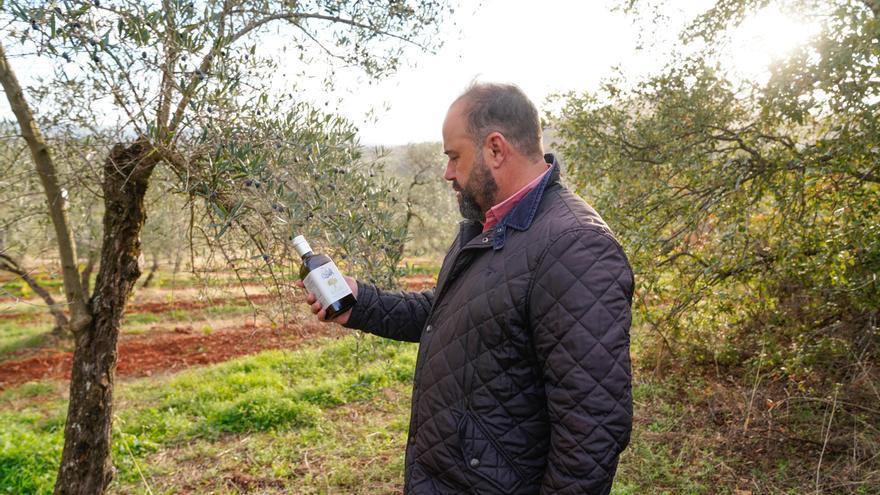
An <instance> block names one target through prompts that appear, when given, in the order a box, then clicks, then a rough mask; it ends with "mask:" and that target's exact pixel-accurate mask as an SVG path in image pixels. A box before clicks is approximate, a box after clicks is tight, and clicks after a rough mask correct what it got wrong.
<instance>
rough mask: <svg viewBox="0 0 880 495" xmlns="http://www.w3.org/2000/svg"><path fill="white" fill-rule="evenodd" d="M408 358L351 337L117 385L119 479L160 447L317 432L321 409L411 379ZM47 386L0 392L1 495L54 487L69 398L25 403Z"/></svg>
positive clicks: (385, 344) (132, 478)
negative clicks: (263, 434)
mask: <svg viewBox="0 0 880 495" xmlns="http://www.w3.org/2000/svg"><path fill="white" fill-rule="evenodd" d="M414 363H415V347H414V346H412V345H407V344H402V343H396V342H391V341H381V340H379V339H376V338H372V337H367V338H363V339H358V338H357V337H355V336H351V337H346V338H343V339H338V340H333V339H322V340H318V341H315V342H313V343H311V344H310V345H308V346H306V347H304V348H302V349H300V350H296V351H270V352H265V353H262V354H258V355H255V356H249V357H245V358H241V359H237V360H234V361H230V362H227V363H223V364H219V365H215V366H210V367H205V368H195V369H190V370H187V371H184V372H182V373H179V374H177V375H174V376H171V377H165V378H161V379H158V380H157V379H143V380H138V381H135V382H130V383H121V384H119V385H118V389H117V398H116V401H117V407H116V411H117V412H116V414H117V417H116V422H115V428H114V448H113V451H114V461H115V463H116V466H117V467H118V468H119V474H118V479H119V480H120V482H121V483H133V482H137V480H139V479H140V478H139V476H140V475H139V474H138V471H137V467H136V466H137V465H139V463H140V460H141V459H143V458H144V457H145V456H148V455H149V454H151V453H154V452H157V451H159V450H161V449H167V448H178V447H180V446H185V445H190V444H191V443H192V442H194V441H202V442H216V441H222V440H223V439H224V438H225V437H227V436H229V435H232V434H243V433H255V432H269V433H273V434H274V433H278V432H291V431H295V430H300V429H315V428H319V425H320V424H322V422H323V421H324V416H325V414H326V412H327V411H328V410H332V409H333V408H336V407H339V406H342V405H346V404H352V403H357V402H362V401H367V400H370V399H372V398H374V397H375V396H376V395H377V394H378V393H379V392H380V391H381V390H384V389H387V388H389V387H400V386H403V385H405V384H407V383H409V382H410V381H411V379H412V371H413V368H414ZM47 387H49V386H48V385H46V384H26V385H22V386H20V387H16V388H15V389H12V390H10V391H6V392H4V394H3V396H2V401H0V466H2V467H0V493H4V491H6V492H8V493H49V492H51V488H52V483H53V478H54V473H55V470H56V469H57V462H58V459H59V454H60V448H61V445H62V430H63V421H64V413H65V410H66V404H65V402H64V401H63V400H61V399H59V398H53V399H48V400H46V398H45V397H42V398H41V399H42V400H30V399H29V398H32V397H34V396H35V395H39V394H42V393H44V392H45V391H46V390H47Z"/></svg>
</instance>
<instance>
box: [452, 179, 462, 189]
mask: <svg viewBox="0 0 880 495" xmlns="http://www.w3.org/2000/svg"><path fill="white" fill-rule="evenodd" d="M452 190H453V191H456V192H461V185H459V183H458V181H457V180H453V181H452Z"/></svg>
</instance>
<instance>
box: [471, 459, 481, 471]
mask: <svg viewBox="0 0 880 495" xmlns="http://www.w3.org/2000/svg"><path fill="white" fill-rule="evenodd" d="M471 467H472V468H476V467H480V460H479V459H477V458H476V457H474V458H473V459H471Z"/></svg>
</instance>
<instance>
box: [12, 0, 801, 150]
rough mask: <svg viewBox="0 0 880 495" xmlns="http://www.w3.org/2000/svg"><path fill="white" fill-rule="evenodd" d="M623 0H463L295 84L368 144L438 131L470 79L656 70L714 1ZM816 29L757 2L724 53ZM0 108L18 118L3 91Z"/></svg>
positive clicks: (560, 87)
mask: <svg viewBox="0 0 880 495" xmlns="http://www.w3.org/2000/svg"><path fill="white" fill-rule="evenodd" d="M621 3H622V0H542V1H541V2H535V1H527V0H482V1H480V2H474V1H467V0H460V3H459V7H458V8H457V9H456V12H455V14H454V16H453V18H452V19H449V20H448V21H447V22H445V23H444V24H443V26H442V27H441V29H440V33H439V36H440V37H441V39H443V40H445V41H444V45H443V46H442V48H441V49H439V50H438V51H437V52H436V53H434V54H429V53H424V52H419V51H417V50H411V51H409V52H408V53H409V57H408V59H407V60H408V62H407V64H405V65H404V66H403V67H402V68H401V69H400V70H399V71H398V72H397V73H396V74H394V75H392V76H390V77H387V78H385V79H383V80H380V81H378V83H375V82H374V83H373V84H371V85H367V84H365V79H364V77H363V76H361V77H358V76H357V75H356V73H354V72H345V71H342V72H338V73H339V74H340V75H339V79H338V80H337V81H336V95H335V97H333V98H328V95H327V94H326V93H325V90H324V87H323V86H322V85H321V83H320V81H317V80H316V81H314V85H313V86H311V87H310V86H309V84H310V83H309V82H308V81H306V82H305V83H302V84H299V86H300V88H301V89H302V90H303V91H304V92H305V97H306V99H309V100H311V101H313V102H315V103H317V104H319V105H322V104H323V102H324V101H327V100H328V99H332V100H333V101H337V100H338V101H339V103H338V106H337V111H338V112H340V113H341V114H343V115H344V116H346V117H348V118H349V119H350V120H352V121H353V122H355V124H356V125H357V126H358V128H359V130H360V140H361V142H362V143H363V144H367V145H400V144H406V143H412V142H424V141H439V140H441V132H440V130H441V127H442V123H443V118H444V116H445V114H446V110H447V108H448V106H449V104H450V103H451V102H452V100H454V99H455V97H456V96H458V95H459V94H460V93H461V92H462V91H463V90H464V89H465V88H466V87H467V85H468V84H469V83H471V82H472V81H474V80H479V81H493V82H510V83H514V84H517V85H519V86H520V87H521V88H522V89H523V90H524V91H525V93H526V94H527V95H529V97H530V98H531V99H532V100H533V101H534V102H535V103H536V104H537V105H538V106H539V107H542V108H543V109H544V110H549V111H551V112H552V111H553V110H554V106H553V105H552V104H550V103H548V97H549V96H550V95H553V94H556V93H564V92H568V91H576V92H584V91H592V90H595V89H597V88H598V86H599V84H600V83H601V81H602V80H603V79H605V78H607V77H609V76H610V75H612V74H613V73H614V70H615V67H616V68H619V70H620V72H621V73H623V74H625V76H626V80H627V81H637V80H639V79H640V78H644V77H646V76H647V75H649V74H652V73H656V72H657V71H659V70H660V69H661V68H662V67H663V65H664V63H665V62H666V61H667V60H668V58H669V54H670V51H671V50H672V49H673V47H675V46H677V38H676V35H677V33H678V32H680V30H681V28H682V27H683V26H684V25H685V24H686V23H687V22H688V20H689V19H692V18H693V17H694V16H695V15H696V14H698V13H700V12H702V11H704V10H705V9H706V8H708V7H709V6H710V5H711V4H712V3H713V1H712V0H669V1H665V2H659V3H660V4H661V5H662V7H661V8H662V9H663V10H662V13H663V14H665V15H666V18H665V19H666V20H665V21H663V22H660V23H657V24H652V23H651V22H650V19H649V18H641V19H639V18H637V17H635V16H634V15H627V14H625V13H623V12H621V11H619V10H616V9H615V8H614V7H615V6H618V5H620V4H621ZM815 29H816V27H815V26H814V25H810V24H808V23H807V22H805V21H803V20H800V19H796V18H795V17H794V14H793V13H787V14H786V13H782V12H779V11H778V10H777V11H774V10H770V9H767V10H765V11H762V12H759V13H758V14H757V15H756V16H754V17H753V18H752V19H749V20H747V21H746V22H745V23H744V25H743V26H742V29H741V30H740V33H739V35H738V36H737V37H736V38H735V42H733V43H732V44H731V46H730V47H729V51H730V56H729V60H728V62H729V63H730V65H731V66H732V67H733V68H734V69H736V70H737V71H739V72H740V73H742V74H744V77H748V78H753V79H755V78H757V79H760V78H761V77H762V74H764V75H765V74H766V68H767V66H768V64H769V63H771V62H772V61H773V59H774V58H776V57H781V56H784V55H785V53H786V52H787V51H788V50H790V49H792V48H793V47H795V46H796V45H797V44H799V43H801V42H803V41H804V40H805V39H806V38H807V37H808V36H809V35H810V34H811V33H813V32H815ZM267 41H268V42H269V44H271V45H275V46H276V48H278V47H280V46H281V45H282V44H283V41H282V40H280V39H274V40H267ZM20 67H21V66H20ZM44 67H45V66H44ZM291 72H293V71H291ZM35 74H36V72H35V71H30V70H28V68H25V69H20V70H19V77H20V78H21V79H22V82H23V83H24V84H25V85H26V84H27V83H28V80H29V78H30V77H32V76H33V75H35ZM557 106H558V104H557ZM0 116H5V117H8V118H12V115H11V112H10V111H9V109H8V105H7V104H6V101H5V98H3V99H2V102H0Z"/></svg>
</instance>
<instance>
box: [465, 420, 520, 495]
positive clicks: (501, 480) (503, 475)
mask: <svg viewBox="0 0 880 495" xmlns="http://www.w3.org/2000/svg"><path fill="white" fill-rule="evenodd" d="M458 437H459V444H460V445H461V453H462V456H463V457H464V463H465V465H466V466H467V468H468V470H470V471H471V472H473V473H476V474H477V475H478V476H480V477H481V478H483V479H485V480H486V481H488V482H489V483H491V484H492V485H494V486H495V487H496V488H498V489H499V490H501V492H502V493H512V492H513V491H515V490H516V488H517V487H518V486H519V485H520V483H521V482H522V476H521V475H520V473H519V471H518V470H517V469H516V467H515V466H514V465H513V462H512V461H511V460H510V459H509V458H508V456H507V455H506V454H505V453H504V451H503V450H502V449H501V447H500V446H499V445H497V444H496V442H495V441H494V439H492V437H491V436H490V434H489V432H488V431H487V430H486V428H485V427H484V426H483V424H482V422H481V421H480V420H479V418H478V417H477V416H476V415H475V414H474V413H472V412H471V411H469V410H467V411H465V412H464V414H462V415H461V417H460V418H459V420H458Z"/></svg>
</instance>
